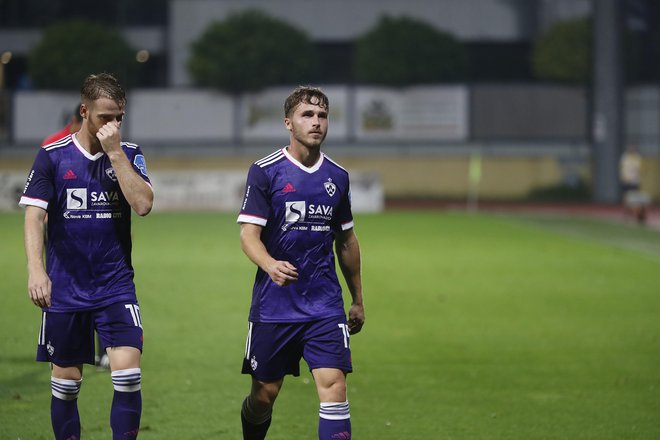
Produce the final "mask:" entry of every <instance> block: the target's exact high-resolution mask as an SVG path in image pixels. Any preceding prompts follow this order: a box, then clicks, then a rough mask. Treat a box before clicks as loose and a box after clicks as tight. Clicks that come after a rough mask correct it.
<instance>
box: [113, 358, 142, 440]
mask: <svg viewBox="0 0 660 440" xmlns="http://www.w3.org/2000/svg"><path fill="white" fill-rule="evenodd" d="M111 375H112V385H113V386H114V388H115V395H114V398H113V399H112V408H111V410H110V426H111V427H112V438H113V440H124V439H134V438H136V437H137V436H138V432H139V430H140V416H141V415H142V393H141V391H140V390H141V374H140V369H139V368H130V369H128V370H117V371H113V372H112V373H111Z"/></svg>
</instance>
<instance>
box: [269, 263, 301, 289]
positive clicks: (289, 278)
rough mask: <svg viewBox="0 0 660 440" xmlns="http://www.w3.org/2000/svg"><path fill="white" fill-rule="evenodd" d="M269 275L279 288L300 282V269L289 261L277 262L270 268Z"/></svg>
mask: <svg viewBox="0 0 660 440" xmlns="http://www.w3.org/2000/svg"><path fill="white" fill-rule="evenodd" d="M268 275H269V276H270V279H271V280H273V282H274V283H275V284H277V285H278V286H287V285H289V284H291V283H295V282H296V281H298V269H296V267H295V266H294V265H293V264H291V263H289V262H288V261H277V260H276V261H275V262H274V263H273V264H272V265H270V266H269V267H268Z"/></svg>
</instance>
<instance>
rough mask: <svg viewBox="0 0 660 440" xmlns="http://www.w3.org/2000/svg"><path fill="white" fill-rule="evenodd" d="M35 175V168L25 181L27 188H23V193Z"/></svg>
mask: <svg viewBox="0 0 660 440" xmlns="http://www.w3.org/2000/svg"><path fill="white" fill-rule="evenodd" d="M33 177H34V170H30V175H29V176H28V178H27V181H26V182H25V188H23V194H25V192H26V191H27V189H28V186H30V182H32V178H33Z"/></svg>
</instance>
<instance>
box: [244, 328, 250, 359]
mask: <svg viewBox="0 0 660 440" xmlns="http://www.w3.org/2000/svg"><path fill="white" fill-rule="evenodd" d="M251 348H252V323H251V322H250V321H248V334H247V340H246V341H245V359H250V349H251Z"/></svg>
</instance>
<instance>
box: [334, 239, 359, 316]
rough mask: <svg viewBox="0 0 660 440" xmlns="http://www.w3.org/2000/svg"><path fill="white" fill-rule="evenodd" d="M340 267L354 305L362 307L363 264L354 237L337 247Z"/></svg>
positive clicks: (357, 243)
mask: <svg viewBox="0 0 660 440" xmlns="http://www.w3.org/2000/svg"><path fill="white" fill-rule="evenodd" d="M337 259H338V260H339V267H340V268H341V272H342V274H343V275H344V279H345V280H346V286H347V287H348V290H349V292H350V294H351V298H352V300H353V304H359V305H361V304H362V303H363V300H362V263H361V256H360V244H359V242H358V240H357V238H356V237H355V236H354V235H352V236H351V237H350V238H349V239H348V240H346V241H344V242H342V243H339V244H338V246H337Z"/></svg>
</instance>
